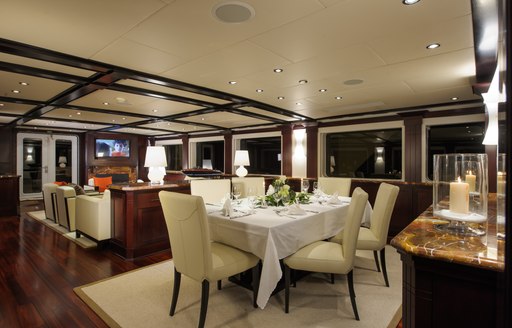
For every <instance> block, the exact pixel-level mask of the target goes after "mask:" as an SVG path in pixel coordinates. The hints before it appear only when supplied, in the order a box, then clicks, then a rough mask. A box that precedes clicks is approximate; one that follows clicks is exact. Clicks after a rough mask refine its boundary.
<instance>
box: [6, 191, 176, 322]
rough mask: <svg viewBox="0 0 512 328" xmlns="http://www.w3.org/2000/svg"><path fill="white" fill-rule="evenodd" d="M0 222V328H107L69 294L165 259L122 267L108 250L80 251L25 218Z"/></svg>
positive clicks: (29, 206)
mask: <svg viewBox="0 0 512 328" xmlns="http://www.w3.org/2000/svg"><path fill="white" fill-rule="evenodd" d="M41 209H43V208H42V203H41V202H37V201H27V202H22V206H21V211H20V212H21V215H20V217H16V216H14V217H0V327H9V328H15V327H107V326H106V325H105V324H104V323H103V321H102V320H101V319H100V318H99V317H98V316H96V314H95V313H94V312H93V311H91V310H90V309H89V307H88V306H87V305H85V303H83V302H82V300H81V299H79V298H78V297H77V296H76V295H75V293H74V292H73V288H74V287H77V286H81V285H84V284H88V283H91V282H93V281H96V280H99V279H104V278H107V277H111V276H113V275H116V274H119V273H122V272H126V271H130V270H133V269H135V268H139V267H142V266H146V265H149V264H153V263H156V262H160V261H163V260H166V259H169V258H170V254H169V253H167V252H166V253H164V254H162V253H161V254H157V255H154V256H149V257H145V258H143V259H139V260H134V261H125V260H123V259H122V258H121V257H119V256H117V255H115V254H114V253H112V252H111V251H109V250H108V249H105V250H97V249H89V250H86V249H83V248H81V247H80V246H78V245H76V244H75V243H74V242H72V241H70V240H69V239H67V238H65V237H63V236H61V235H59V234H58V233H56V232H55V231H53V230H51V229H50V228H47V227H46V226H45V225H43V224H41V223H39V222H37V221H36V220H34V219H32V218H30V217H28V216H27V215H26V214H25V212H29V211H36V210H41Z"/></svg>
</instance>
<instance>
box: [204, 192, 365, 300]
mask: <svg viewBox="0 0 512 328" xmlns="http://www.w3.org/2000/svg"><path fill="white" fill-rule="evenodd" d="M338 199H339V201H338V202H336V204H332V203H330V202H318V201H314V202H310V203H308V204H300V205H298V204H294V205H293V206H295V210H292V208H291V207H286V206H284V207H283V206H279V207H276V206H253V205H251V202H249V201H248V200H247V199H240V200H235V201H233V202H232V204H233V208H232V213H229V215H226V211H225V210H224V209H223V208H222V205H221V204H205V206H206V210H207V213H208V218H209V220H208V221H209V225H210V233H211V238H212V240H213V241H216V242H220V243H224V244H227V245H230V246H233V247H236V248H239V249H241V250H244V251H247V252H250V253H252V254H254V255H256V256H257V257H259V258H260V259H261V262H262V267H261V274H260V284H259V290H258V297H257V304H258V306H259V307H260V308H261V309H263V308H265V306H266V304H267V302H268V300H269V299H270V297H271V295H272V293H273V291H274V290H275V288H276V286H277V285H278V283H279V280H280V279H281V277H282V270H281V264H280V260H281V259H283V258H285V257H287V256H289V255H291V254H293V253H295V252H296V251H297V250H299V249H300V248H302V247H304V246H306V245H308V244H310V243H312V242H315V241H318V240H324V239H327V238H330V237H332V236H334V235H336V234H337V233H338V232H340V231H341V230H342V229H343V227H344V224H345V219H346V217H347V214H348V208H349V204H350V197H338ZM297 209H299V210H297ZM371 212H372V207H371V205H370V203H369V202H368V203H367V205H366V209H365V213H364V217H363V220H362V221H363V225H369V222H370V216H371Z"/></svg>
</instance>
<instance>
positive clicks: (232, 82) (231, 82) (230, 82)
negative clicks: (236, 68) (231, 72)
mask: <svg viewBox="0 0 512 328" xmlns="http://www.w3.org/2000/svg"><path fill="white" fill-rule="evenodd" d="M228 84H236V81H229V82H228Z"/></svg>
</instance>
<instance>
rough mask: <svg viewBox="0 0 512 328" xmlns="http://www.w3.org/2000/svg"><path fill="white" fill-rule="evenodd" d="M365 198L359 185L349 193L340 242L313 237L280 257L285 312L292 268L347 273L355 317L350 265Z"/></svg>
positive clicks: (287, 308)
mask: <svg viewBox="0 0 512 328" xmlns="http://www.w3.org/2000/svg"><path fill="white" fill-rule="evenodd" d="M367 201H368V194H367V193H366V192H365V191H364V190H363V189H361V188H359V187H357V188H356V189H355V190H354V192H353V193H352V200H351V202H350V205H349V208H348V213H347V217H346V221H345V227H344V229H343V230H342V232H340V233H342V234H343V241H344V243H343V244H340V243H336V242H331V241H324V240H322V241H316V242H314V243H312V244H309V245H307V246H304V247H303V248H301V249H299V250H298V251H297V252H295V253H294V254H292V255H290V256H288V257H286V258H285V259H284V260H283V263H284V280H285V312H286V313H288V312H289V297H290V269H294V270H304V271H310V272H323V273H331V274H332V273H335V274H345V275H347V282H348V290H349V293H350V302H351V303H352V310H353V311H354V315H355V318H356V320H359V314H358V312H357V305H356V295H355V291H354V280H353V268H354V258H355V253H356V242H357V234H358V231H359V226H360V225H361V220H362V219H363V214H364V209H365V206H366V202H367Z"/></svg>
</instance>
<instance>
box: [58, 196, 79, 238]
mask: <svg viewBox="0 0 512 328" xmlns="http://www.w3.org/2000/svg"><path fill="white" fill-rule="evenodd" d="M55 193H56V200H57V212H58V218H59V222H58V223H59V224H60V225H61V226H64V227H66V228H68V229H69V230H70V231H73V230H75V202H74V200H75V197H76V192H75V188H73V187H68V186H60V187H57V190H56V192H55ZM71 199H72V200H71Z"/></svg>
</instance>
